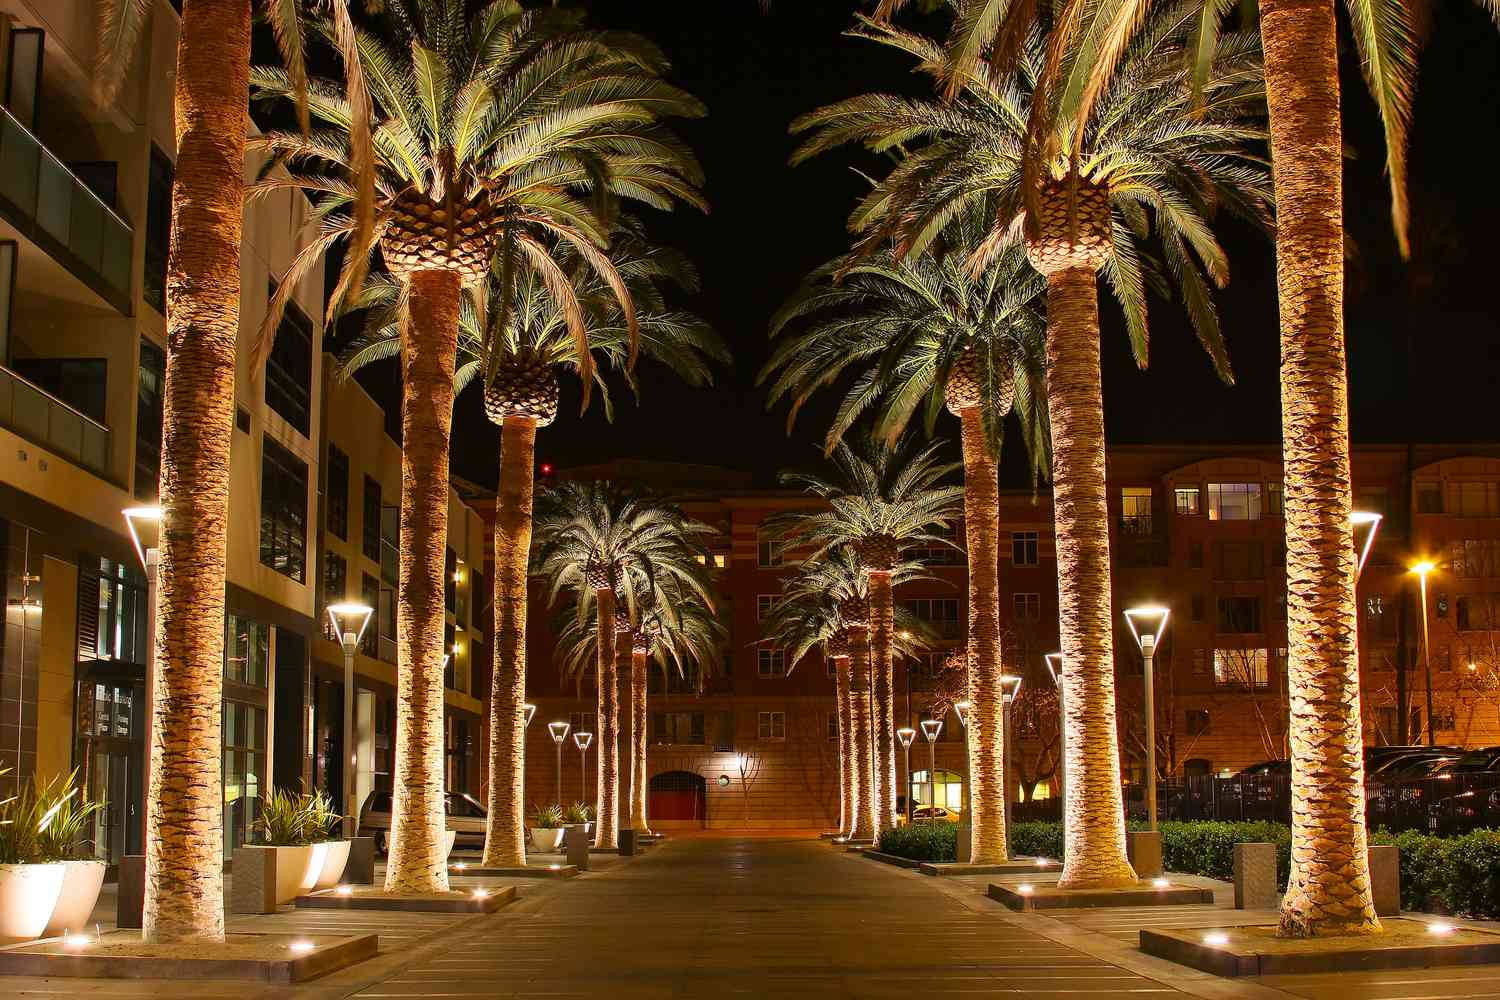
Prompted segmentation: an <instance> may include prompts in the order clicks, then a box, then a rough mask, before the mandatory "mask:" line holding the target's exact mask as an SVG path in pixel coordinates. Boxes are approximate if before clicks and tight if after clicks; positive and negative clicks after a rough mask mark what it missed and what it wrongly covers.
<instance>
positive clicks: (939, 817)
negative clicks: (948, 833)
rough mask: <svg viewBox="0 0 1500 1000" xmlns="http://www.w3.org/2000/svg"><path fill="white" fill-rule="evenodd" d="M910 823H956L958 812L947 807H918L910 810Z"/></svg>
mask: <svg viewBox="0 0 1500 1000" xmlns="http://www.w3.org/2000/svg"><path fill="white" fill-rule="evenodd" d="M911 821H912V822H913V823H932V822H946V823H957V822H958V812H957V811H956V810H953V809H949V808H948V807H947V806H920V807H918V808H916V809H913V810H912V812H911Z"/></svg>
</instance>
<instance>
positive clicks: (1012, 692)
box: [1000, 674, 1023, 705]
mask: <svg viewBox="0 0 1500 1000" xmlns="http://www.w3.org/2000/svg"><path fill="white" fill-rule="evenodd" d="M1022 680H1023V678H1022V677H1021V675H1020V674H1001V675H1000V696H1001V697H1002V698H1003V699H1004V703H1005V704H1007V705H1009V704H1010V703H1011V702H1013V701H1015V700H1016V698H1018V697H1020V694H1021V682H1022Z"/></svg>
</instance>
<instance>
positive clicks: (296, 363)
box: [266, 281, 313, 437]
mask: <svg viewBox="0 0 1500 1000" xmlns="http://www.w3.org/2000/svg"><path fill="white" fill-rule="evenodd" d="M275 294H276V283H275V282H274V281H273V282H271V287H270V295H272V296H274V295H275ZM312 344H313V325H312V320H310V319H308V318H307V316H306V314H305V313H303V312H302V310H301V309H298V308H297V304H296V303H295V302H288V303H287V304H286V310H285V311H284V312H283V313H282V314H281V322H280V323H278V324H277V325H276V339H275V341H273V342H272V344H271V356H270V357H268V358H266V405H267V406H269V407H270V408H271V409H273V410H275V411H276V412H277V413H279V414H281V415H282V416H283V417H285V418H286V422H287V423H289V424H291V425H292V426H293V427H295V428H297V430H298V431H300V432H301V433H302V435H303V436H304V437H306V436H307V433H308V429H309V427H310V426H311V424H310V414H311V412H312Z"/></svg>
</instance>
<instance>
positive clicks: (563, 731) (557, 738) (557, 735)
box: [547, 722, 573, 806]
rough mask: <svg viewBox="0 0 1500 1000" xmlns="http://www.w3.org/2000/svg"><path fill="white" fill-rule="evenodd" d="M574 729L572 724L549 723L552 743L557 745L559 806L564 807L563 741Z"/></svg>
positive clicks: (548, 730)
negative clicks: (569, 731)
mask: <svg viewBox="0 0 1500 1000" xmlns="http://www.w3.org/2000/svg"><path fill="white" fill-rule="evenodd" d="M571 728H573V725H572V723H570V722H549V723H547V732H548V733H550V734H551V736H552V742H553V743H555V744H557V800H556V801H557V804H558V806H561V805H562V745H563V740H565V739H567V738H568V730H569V729H571Z"/></svg>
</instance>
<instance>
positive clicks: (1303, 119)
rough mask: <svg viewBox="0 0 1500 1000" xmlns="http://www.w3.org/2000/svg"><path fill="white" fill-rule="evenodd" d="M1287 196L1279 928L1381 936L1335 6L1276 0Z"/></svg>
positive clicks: (1282, 210)
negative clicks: (1369, 789)
mask: <svg viewBox="0 0 1500 1000" xmlns="http://www.w3.org/2000/svg"><path fill="white" fill-rule="evenodd" d="M1261 38H1262V41H1263V43H1264V47H1265V60H1266V96H1267V100H1268V103H1269V106H1270V116H1271V149H1272V151H1273V156H1272V172H1273V175H1274V181H1275V189H1276V205H1277V209H1276V215H1277V222H1276V283H1277V290H1278V292H1279V295H1280V303H1281V436H1282V461H1283V465H1284V472H1283V475H1284V477H1285V515H1284V516H1285V520H1286V560H1287V562H1286V575H1287V649H1288V653H1289V658H1288V661H1289V662H1288V664H1287V688H1288V694H1289V697H1290V700H1291V734H1290V735H1291V750H1292V868H1291V878H1290V880H1289V882H1288V883H1287V891H1286V895H1285V896H1284V897H1283V898H1282V902H1281V926H1280V933H1281V934H1283V935H1286V936H1291V937H1308V936H1313V935H1320V934H1335V933H1372V932H1374V931H1378V930H1379V929H1380V921H1379V920H1378V919H1377V918H1376V916H1375V907H1374V901H1373V897H1372V895H1371V891H1370V870H1369V860H1368V857H1367V854H1366V847H1365V823H1364V817H1365V800H1364V756H1363V748H1362V743H1363V740H1362V735H1361V729H1360V704H1359V668H1358V663H1357V659H1356V656H1355V623H1356V617H1355V603H1354V585H1355V560H1354V545H1353V539H1352V537H1351V534H1350V527H1349V511H1350V506H1351V501H1350V487H1349V412H1348V390H1347V375H1346V371H1345V363H1344V319H1343V287H1344V228H1343V206H1342V197H1343V195H1342V191H1341V184H1340V170H1341V169H1342V165H1343V164H1342V156H1341V143H1342V134H1341V123H1340V120H1339V76H1338V52H1337V46H1336V36H1335V24H1334V12H1333V0H1262V3H1261Z"/></svg>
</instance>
